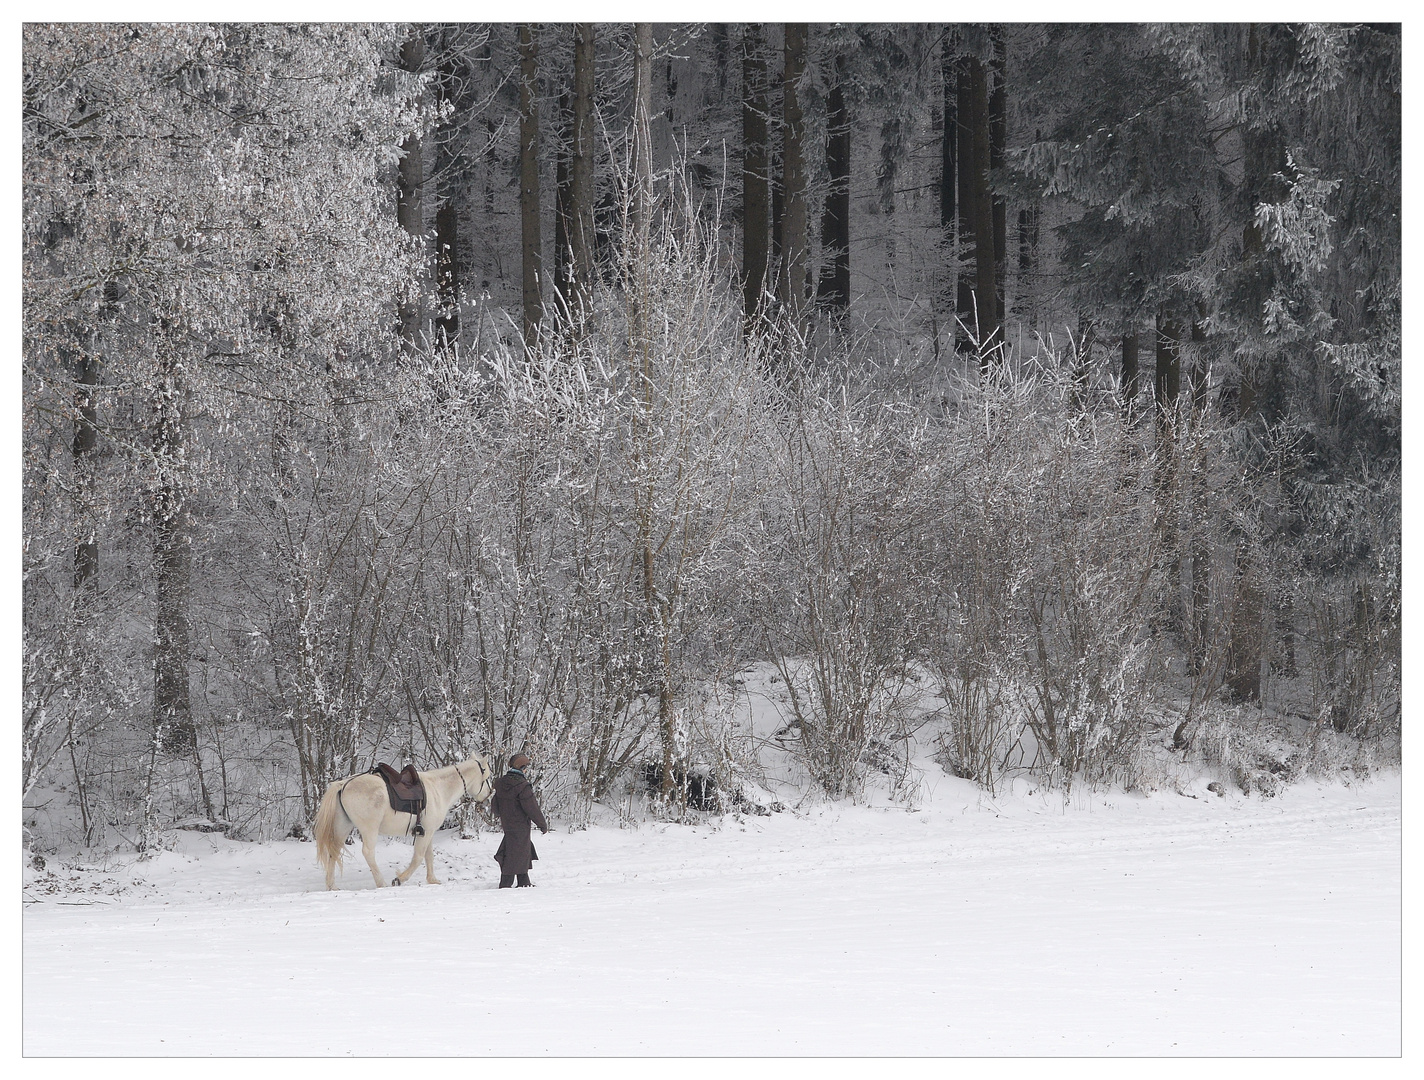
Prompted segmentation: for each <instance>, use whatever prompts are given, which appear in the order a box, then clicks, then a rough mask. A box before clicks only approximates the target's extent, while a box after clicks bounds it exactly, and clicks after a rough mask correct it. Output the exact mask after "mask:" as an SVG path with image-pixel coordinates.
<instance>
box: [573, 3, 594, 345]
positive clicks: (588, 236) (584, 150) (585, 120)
mask: <svg viewBox="0 0 1424 1080" xmlns="http://www.w3.org/2000/svg"><path fill="white" fill-rule="evenodd" d="M593 40H594V39H593V23H576V24H575V26H574V109H573V139H572V146H571V150H570V154H571V156H570V160H569V216H568V228H569V253H570V260H569V263H570V265H569V279H570V283H569V290H570V292H571V293H572V299H573V303H572V307H573V315H574V319H575V321H576V322H580V323H581V322H582V321H583V320H585V319H587V318H588V317H589V316H590V315H591V314H592V309H593V273H594V269H593V268H594V244H595V242H596V241H595V237H594V233H593V205H594V199H595V196H596V193H595V190H594V168H593V164H594V161H593V147H594V141H593V94H594V82H593Z"/></svg>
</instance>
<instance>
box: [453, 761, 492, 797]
mask: <svg viewBox="0 0 1424 1080" xmlns="http://www.w3.org/2000/svg"><path fill="white" fill-rule="evenodd" d="M475 764H476V765H477V766H478V767H479V770H480V782H481V783H484V781H485V778H486V777H487V776H488V775H489V770H487V769H486V768H485V767H484V763H483V762H481V761H479V760H478V759H477V760H476V761H475ZM455 775H456V776H458V777H459V778H460V786H461V787H462V788H464V789H465V798H467V799H468V798H469V797H470V785H469V784H467V783H465V774H464V773H462V772H461V771H460V763H459V762H458V761H457V762H455Z"/></svg>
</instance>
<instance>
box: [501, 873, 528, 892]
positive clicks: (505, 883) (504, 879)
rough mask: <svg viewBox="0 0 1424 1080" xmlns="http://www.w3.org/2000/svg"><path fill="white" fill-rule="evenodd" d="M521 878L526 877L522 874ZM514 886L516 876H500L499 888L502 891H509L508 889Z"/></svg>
mask: <svg viewBox="0 0 1424 1080" xmlns="http://www.w3.org/2000/svg"><path fill="white" fill-rule="evenodd" d="M519 876H520V877H524V875H523V874H520V875H519ZM513 884H514V875H513V874H501V875H500V877H499V887H500V888H501V889H507V888H509V887H510V886H511V885H513Z"/></svg>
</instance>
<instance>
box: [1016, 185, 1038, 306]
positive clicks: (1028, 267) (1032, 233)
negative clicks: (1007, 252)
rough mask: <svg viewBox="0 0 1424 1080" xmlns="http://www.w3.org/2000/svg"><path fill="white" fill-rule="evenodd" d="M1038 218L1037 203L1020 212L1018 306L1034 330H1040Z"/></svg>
mask: <svg viewBox="0 0 1424 1080" xmlns="http://www.w3.org/2000/svg"><path fill="white" fill-rule="evenodd" d="M1038 217H1039V208H1038V204H1037V203H1030V204H1029V205H1028V206H1025V207H1024V208H1023V209H1022V210H1020V211H1019V278H1018V289H1017V293H1018V306H1019V310H1020V312H1021V313H1023V314H1028V315H1029V317H1030V318H1031V320H1032V324H1031V325H1032V329H1034V330H1037V329H1038V312H1037V310H1036V308H1037V304H1036V303H1035V297H1034V286H1035V281H1036V278H1037V275H1038Z"/></svg>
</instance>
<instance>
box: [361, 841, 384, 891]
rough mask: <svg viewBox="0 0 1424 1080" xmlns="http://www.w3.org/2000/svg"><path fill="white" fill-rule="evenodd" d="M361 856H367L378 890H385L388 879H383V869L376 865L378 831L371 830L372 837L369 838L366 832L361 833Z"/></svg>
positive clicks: (367, 863) (367, 862)
mask: <svg viewBox="0 0 1424 1080" xmlns="http://www.w3.org/2000/svg"><path fill="white" fill-rule="evenodd" d="M361 854H362V855H364V856H366V865H367V866H369V867H370V868H371V876H372V877H373V878H375V879H376V888H378V889H384V888H385V887H386V879H385V878H383V877H381V868H380V867H379V866H377V865H376V830H375V829H372V830H371V835H370V836H367V835H366V832H365V830H362V832H361Z"/></svg>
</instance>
